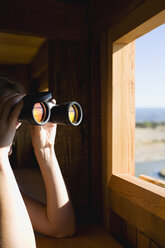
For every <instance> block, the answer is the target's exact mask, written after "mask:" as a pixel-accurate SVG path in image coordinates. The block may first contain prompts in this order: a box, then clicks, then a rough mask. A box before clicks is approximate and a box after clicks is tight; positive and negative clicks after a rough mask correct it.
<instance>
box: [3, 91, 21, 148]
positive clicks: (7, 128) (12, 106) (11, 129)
mask: <svg viewBox="0 0 165 248" xmlns="http://www.w3.org/2000/svg"><path fill="white" fill-rule="evenodd" d="M24 96H25V95H24V94H21V95H19V94H10V95H7V96H2V97H0V151H2V150H4V151H7V153H8V152H9V149H10V146H11V144H12V141H13V138H14V135H15V132H16V128H17V127H18V125H19V123H18V122H17V119H18V116H19V114H20V112H21V109H22V107H23V102H22V101H21V99H22V98H23V97H24Z"/></svg>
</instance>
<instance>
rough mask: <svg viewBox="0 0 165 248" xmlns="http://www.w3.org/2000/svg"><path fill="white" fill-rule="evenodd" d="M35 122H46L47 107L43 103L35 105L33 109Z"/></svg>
mask: <svg viewBox="0 0 165 248" xmlns="http://www.w3.org/2000/svg"><path fill="white" fill-rule="evenodd" d="M33 116H34V120H35V121H36V122H38V123H41V122H43V121H44V118H45V106H44V104H43V103H39V102H38V103H35V104H34V107H33Z"/></svg>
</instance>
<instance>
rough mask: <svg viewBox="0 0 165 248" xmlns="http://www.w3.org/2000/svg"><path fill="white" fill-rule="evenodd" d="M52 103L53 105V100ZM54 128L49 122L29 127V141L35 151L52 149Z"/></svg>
mask: <svg viewBox="0 0 165 248" xmlns="http://www.w3.org/2000/svg"><path fill="white" fill-rule="evenodd" d="M52 102H53V103H54V104H55V100H54V99H53V100H52ZM56 128H57V125H56V124H53V123H50V122H48V123H46V124H45V125H43V126H37V125H36V126H35V125H31V126H30V132H31V139H32V144H33V147H34V150H35V151H37V150H43V149H45V148H54V142H55V137H56Z"/></svg>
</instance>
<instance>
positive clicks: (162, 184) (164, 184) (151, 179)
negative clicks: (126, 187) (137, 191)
mask: <svg viewBox="0 0 165 248" xmlns="http://www.w3.org/2000/svg"><path fill="white" fill-rule="evenodd" d="M139 178H140V179H142V180H144V181H147V182H149V183H153V184H155V185H157V186H160V187H162V188H165V181H163V180H160V179H157V178H154V177H150V176H146V175H140V176H139Z"/></svg>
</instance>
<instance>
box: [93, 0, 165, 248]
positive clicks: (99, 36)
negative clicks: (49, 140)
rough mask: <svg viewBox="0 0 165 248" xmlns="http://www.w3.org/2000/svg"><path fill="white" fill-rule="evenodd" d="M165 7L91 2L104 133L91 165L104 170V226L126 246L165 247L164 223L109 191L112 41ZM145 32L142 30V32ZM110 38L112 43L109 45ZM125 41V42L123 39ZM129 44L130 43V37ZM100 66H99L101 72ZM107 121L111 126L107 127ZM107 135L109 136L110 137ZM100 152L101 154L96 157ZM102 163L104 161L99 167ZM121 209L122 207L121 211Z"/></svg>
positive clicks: (137, 1) (95, 146) (157, 3)
mask: <svg viewBox="0 0 165 248" xmlns="http://www.w3.org/2000/svg"><path fill="white" fill-rule="evenodd" d="M164 9H165V2H164V1H154V0H151V1H148V0H143V1H141V0H134V1H131V0H128V1H121V0H117V1H108V0H107V1H106V0H105V1H101V0H98V1H91V16H92V17H91V19H92V20H91V30H92V34H93V35H92V49H94V51H95V52H94V53H93V54H92V58H93V60H92V61H93V63H92V71H91V72H92V75H93V77H92V79H93V80H92V85H94V84H95V81H94V80H95V75H98V76H99V79H98V78H97V80H100V83H97V87H96V88H95V90H93V91H92V93H93V104H92V109H93V114H94V119H93V123H92V132H93V133H97V128H98V126H97V127H96V126H95V123H96V119H97V123H99V124H98V125H100V129H101V133H100V132H99V133H97V137H98V140H99V139H100V135H101V143H100V144H98V143H97V144H96V143H94V142H95V138H93V142H92V143H93V146H92V166H93V167H94V166H96V167H98V168H100V169H101V171H102V203H103V205H102V210H103V211H102V213H103V219H102V220H103V223H104V226H106V228H107V230H109V232H110V233H111V234H112V235H113V236H114V237H115V238H116V239H117V240H118V241H119V242H120V243H121V244H123V245H124V247H133V248H134V247H136V248H137V247H138V248H139V247H140V248H143V247H147V248H151V247H157V248H158V247H165V243H164V235H163V230H164V225H165V222H164V220H163V219H160V218H157V217H156V216H155V215H154V214H150V213H149V212H147V211H144V210H143V209H142V208H140V207H135V206H134V208H132V207H130V205H131V203H130V201H128V202H127V204H125V199H124V198H122V197H121V196H120V194H119V195H118V196H117V195H115V193H113V192H111V190H110V191H109V190H108V184H109V180H110V178H111V175H112V171H113V169H112V162H109V161H110V160H111V161H112V158H113V156H114V154H113V150H112V144H113V140H112V132H113V131H112V130H113V129H112V128H113V127H112V123H113V124H114V122H112V111H113V110H114V109H113V106H112V105H111V106H110V103H112V102H113V101H112V97H113V92H112V90H113V89H114V88H113V86H112V85H111V86H110V82H112V54H113V50H112V46H113V41H115V40H117V39H119V38H121V37H122V36H123V35H124V34H126V33H128V32H130V31H131V30H133V29H134V28H137V27H138V26H140V25H141V24H142V23H144V22H145V21H147V20H148V19H149V18H151V17H153V16H154V15H156V14H157V13H159V12H160V11H162V10H164ZM160 23H161V22H160ZM146 25H147V23H146ZM156 25H157V26H158V25H160V24H159V23H157V22H155V27H156ZM143 31H144V30H141V35H142V34H143ZM138 35H139V32H137V37H136V38H138ZM139 36H140V35H139ZM104 37H105V39H106V37H110V39H107V41H105V40H104ZM136 38H135V39H136ZM130 40H131V39H130ZM108 41H109V42H110V43H109V44H108ZM122 42H123V43H124V41H122V39H121V43H122ZM126 43H129V40H127V42H126ZM102 44H104V45H102ZM96 46H97V49H96ZM96 52H97V53H99V54H100V60H99V55H97V60H96V59H95V58H96ZM98 68H100V70H99V71H98ZM96 73H97V74H96ZM96 96H97V97H98V98H97V99H99V101H100V99H101V106H102V107H101V109H100V114H98V113H97V110H96V108H95V102H94V99H95V98H96ZM119 101H120V99H119ZM107 105H109V107H107ZM107 109H108V111H110V114H108V116H111V117H110V120H107V118H109V117H107V116H106V113H107V112H106V111H107ZM107 123H109V124H110V125H109V126H108V125H107ZM107 137H110V138H109V140H108V139H107ZM113 138H114V136H113ZM107 148H108V149H109V150H107ZM98 151H99V153H98V156H97V157H95V154H96V153H97V152H98ZM100 156H101V162H100ZM123 159H124V158H123ZM117 162H118V161H117ZM99 164H101V165H100V167H99ZM119 166H120V165H119ZM135 197H136V196H135ZM95 200H96V199H95ZM144 201H145V199H144ZM119 209H122V210H121V211H120V210H119ZM132 209H134V212H130V211H132ZM137 214H138V215H137ZM130 215H131V216H133V218H132V219H130V218H129V216H130ZM147 223H148V224H147Z"/></svg>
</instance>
